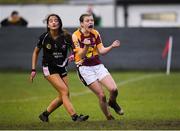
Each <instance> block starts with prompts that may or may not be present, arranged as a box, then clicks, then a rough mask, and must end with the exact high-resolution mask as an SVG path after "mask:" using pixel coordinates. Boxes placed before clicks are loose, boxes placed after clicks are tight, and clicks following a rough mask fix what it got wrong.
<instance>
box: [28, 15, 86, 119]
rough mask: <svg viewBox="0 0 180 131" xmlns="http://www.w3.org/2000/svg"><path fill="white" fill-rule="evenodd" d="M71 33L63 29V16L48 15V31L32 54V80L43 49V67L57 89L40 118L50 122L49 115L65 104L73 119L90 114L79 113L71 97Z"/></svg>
mask: <svg viewBox="0 0 180 131" xmlns="http://www.w3.org/2000/svg"><path fill="white" fill-rule="evenodd" d="M71 44H72V40H71V35H70V34H69V33H68V32H67V31H64V30H63V29H62V21H61V18H60V17H59V16H58V15H56V14H51V15H49V16H48V17H47V32H45V33H43V34H42V35H41V36H40V38H39V41H38V43H37V46H36V47H35V48H34V51H33V55H32V72H31V75H30V80H31V81H32V82H33V79H34V77H35V75H36V64H37V60H38V55H39V52H40V50H41V48H42V49H43V60H42V68H43V74H44V76H45V78H46V80H48V81H49V83H50V84H51V85H52V86H53V87H54V88H55V89H56V91H57V92H58V94H59V95H58V96H57V97H56V98H55V99H54V100H53V101H52V102H51V103H50V104H49V106H48V107H47V109H46V110H45V111H44V112H42V113H41V114H40V115H39V118H40V120H42V121H43V122H48V121H49V118H48V116H49V115H50V114H51V113H52V112H53V111H54V110H55V109H57V108H58V107H59V106H61V105H62V104H63V106H64V107H65V109H66V111H67V112H68V113H69V115H70V116H71V117H72V120H73V121H85V120H87V119H88V117H89V116H88V115H85V116H84V115H77V114H76V112H75V110H74V107H73V105H72V104H71V101H70V98H69V89H68V78H67V70H66V66H67V62H68V58H67V54H68V49H69V48H70V47H71Z"/></svg>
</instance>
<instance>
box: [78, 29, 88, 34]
mask: <svg viewBox="0 0 180 131" xmlns="http://www.w3.org/2000/svg"><path fill="white" fill-rule="evenodd" d="M80 30H81V32H82V33H83V34H85V35H89V34H90V32H89V31H87V30H85V29H84V28H81V29H80Z"/></svg>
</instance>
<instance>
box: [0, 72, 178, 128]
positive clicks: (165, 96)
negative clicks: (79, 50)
mask: <svg viewBox="0 0 180 131" xmlns="http://www.w3.org/2000/svg"><path fill="white" fill-rule="evenodd" d="M112 76H113V77H114V79H115V81H116V83H117V85H118V89H119V96H118V102H119V103H121V106H122V107H123V109H124V111H125V115H124V116H118V115H117V114H115V113H114V111H113V110H112V109H110V110H111V112H112V114H113V116H114V117H115V118H116V120H115V121H106V119H105V117H104V115H103V114H102V112H101V111H100V108H99V106H98V100H97V98H96V97H95V95H94V94H93V93H92V92H89V89H88V88H87V87H84V86H83V85H82V84H81V83H80V81H79V79H78V77H77V75H76V73H75V72H70V73H69V83H70V93H71V100H72V103H73V105H74V107H75V109H76V111H77V112H78V113H84V114H88V115H90V118H89V120H88V121H87V122H81V123H77V122H72V121H71V118H70V116H69V115H68V114H67V112H66V111H65V109H64V107H63V106H62V107H61V108H58V109H57V110H56V111H55V112H53V113H52V115H51V116H50V123H42V122H40V121H39V119H38V115H39V114H40V113H41V112H42V111H43V110H44V109H45V108H46V107H47V106H48V104H49V103H50V101H51V100H52V99H53V98H55V97H56V95H57V93H56V91H55V90H54V89H53V87H52V86H51V85H50V84H49V83H48V82H47V81H46V80H45V79H44V78H43V76H42V73H38V75H37V77H36V79H35V81H34V83H33V84H30V83H29V82H28V77H29V74H28V73H10V72H9V73H5V72H1V73H0V105H1V106H0V129H8V130H11V129H20V130H37V129H41V130H51V129H56V130H64V129H69V130H70V129H76V130H79V129H84V130H86V129H87V130H101V129H102V130H108V129H109V130H120V129H129V130H131V129H141V130H143V129H159V130H160V129H180V73H179V72H174V73H172V74H171V75H169V76H167V75H165V74H164V73H158V72H112ZM106 94H107V92H106ZM107 96H108V94H107Z"/></svg>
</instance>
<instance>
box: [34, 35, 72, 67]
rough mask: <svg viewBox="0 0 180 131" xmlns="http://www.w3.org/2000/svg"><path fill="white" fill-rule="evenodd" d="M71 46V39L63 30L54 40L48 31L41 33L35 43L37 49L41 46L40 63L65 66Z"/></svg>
mask: <svg viewBox="0 0 180 131" xmlns="http://www.w3.org/2000/svg"><path fill="white" fill-rule="evenodd" d="M71 46H72V40H71V35H70V34H67V33H66V34H65V33H64V32H63V33H61V34H60V35H59V37H58V38H57V39H56V40H54V39H53V38H52V37H51V35H50V34H49V33H48V32H46V33H43V34H42V35H41V36H40V38H39V42H38V43H37V47H38V48H39V49H41V48H43V60H42V65H43V66H47V65H52V66H59V67H64V66H66V65H67V63H68V58H67V55H68V50H69V49H70V48H71Z"/></svg>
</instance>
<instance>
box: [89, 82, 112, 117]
mask: <svg viewBox="0 0 180 131" xmlns="http://www.w3.org/2000/svg"><path fill="white" fill-rule="evenodd" d="M89 88H90V89H91V90H92V91H93V92H94V93H95V94H96V96H97V97H98V99H99V105H100V107H101V110H102V111H103V113H104V115H105V116H106V118H107V120H111V119H114V118H113V117H112V115H111V113H110V112H109V109H108V105H107V102H106V96H105V94H104V91H103V89H102V87H101V84H100V83H99V82H98V81H95V82H93V83H92V84H90V85H89Z"/></svg>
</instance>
